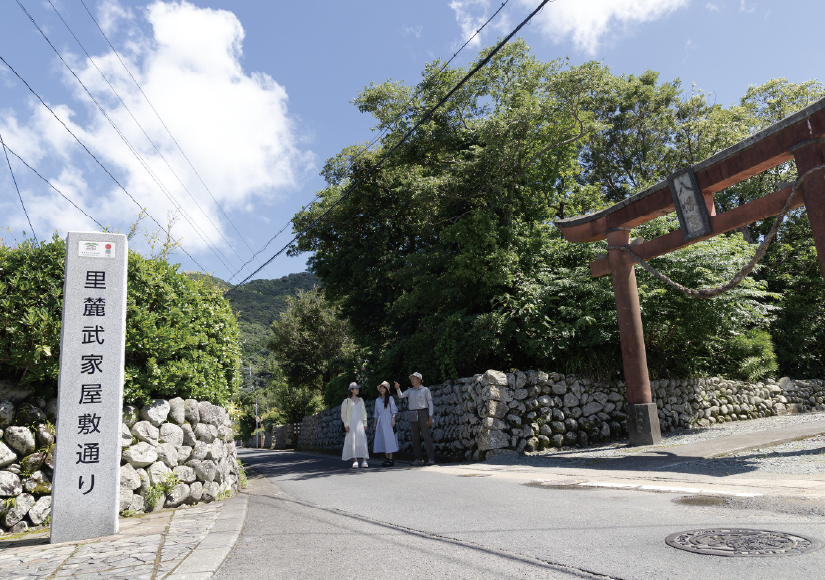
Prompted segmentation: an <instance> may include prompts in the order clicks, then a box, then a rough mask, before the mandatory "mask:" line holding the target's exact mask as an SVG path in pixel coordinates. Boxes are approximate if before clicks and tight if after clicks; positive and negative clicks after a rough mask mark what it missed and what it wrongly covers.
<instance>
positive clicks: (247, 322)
mask: <svg viewBox="0 0 825 580" xmlns="http://www.w3.org/2000/svg"><path fill="white" fill-rule="evenodd" d="M188 276H189V277H190V278H192V279H195V280H202V281H205V282H208V283H209V284H212V285H213V286H215V287H217V288H219V289H221V290H229V289H230V288H232V285H231V284H229V283H228V282H225V281H223V280H221V279H220V278H216V277H215V276H209V275H208V274H202V273H200V272H191V273H189V274H188ZM320 284H321V281H320V280H319V279H318V278H317V277H316V276H315V274H310V273H309V272H300V273H298V274H289V275H288V276H284V277H282V278H275V279H273V280H253V281H251V282H249V283H247V284H244V285H243V286H240V287H238V288H236V289H235V290H233V291H232V292H230V293H229V294H227V296H226V297H227V299H228V300H229V304H230V305H231V306H232V311H233V312H234V313H235V317H236V318H237V319H238V326H239V327H240V329H241V343H242V345H243V351H242V353H243V364H244V366H246V365H248V364H252V366H253V371H254V367H256V366H258V367H261V366H263V364H264V363H265V362H266V361H267V360H268V359H269V356H270V353H269V351H268V350H265V349H266V343H267V342H268V340H269V325H270V324H272V322H273V321H274V320H275V319H276V318H278V316H279V315H280V314H281V312H283V310H284V308H285V307H286V298H287V296H292V295H294V294H296V293H297V292H298V290H311V289H312V288H313V287H314V286H319V285H320ZM261 350H264V352H258V351H261ZM255 374H257V373H255Z"/></svg>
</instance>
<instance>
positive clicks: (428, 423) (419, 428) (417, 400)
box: [395, 373, 435, 467]
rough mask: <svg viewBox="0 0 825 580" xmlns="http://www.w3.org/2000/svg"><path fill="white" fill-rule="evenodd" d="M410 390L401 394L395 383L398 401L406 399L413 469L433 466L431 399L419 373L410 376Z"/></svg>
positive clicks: (399, 387)
mask: <svg viewBox="0 0 825 580" xmlns="http://www.w3.org/2000/svg"><path fill="white" fill-rule="evenodd" d="M410 383H412V388H411V389H407V390H406V391H404V392H403V393H402V392H401V385H399V384H398V382H397V381H396V383H395V390H396V393H397V394H398V397H399V398H400V399H407V408H408V409H409V411H408V414H409V418H410V431H411V433H412V445H413V453H415V461H414V462H413V466H414V467H421V466H422V465H435V453H434V452H433V438H432V437H430V427H432V424H433V398H432V396H431V395H430V389H428V388H427V387H425V386H423V385H422V384H421V383H422V377H421V373H413V374H411V375H410ZM422 437H423V438H424V447H426V449H427V462H426V463H425V462H424V453H423V450H422V449H421V438H422Z"/></svg>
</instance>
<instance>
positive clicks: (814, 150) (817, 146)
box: [791, 139, 825, 278]
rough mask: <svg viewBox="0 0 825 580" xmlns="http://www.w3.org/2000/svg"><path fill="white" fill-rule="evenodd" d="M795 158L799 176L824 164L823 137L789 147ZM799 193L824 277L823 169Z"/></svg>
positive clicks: (824, 199) (811, 176) (824, 213)
mask: <svg viewBox="0 0 825 580" xmlns="http://www.w3.org/2000/svg"><path fill="white" fill-rule="evenodd" d="M791 153H793V155H794V158H795V159H796V170H797V173H799V175H800V176H802V175H804V174H805V173H807V172H808V171H810V170H811V169H813V168H814V167H818V166H820V165H825V139H812V140H811V141H805V142H803V143H800V144H799V145H797V146H795V147H793V148H792V149H791ZM799 193H801V194H802V197H803V199H804V200H805V208H806V210H807V212H808V221H809V222H810V223H811V232H813V236H814V243H815V244H816V254H817V257H818V258H819V267H820V269H821V271H822V277H823V278H825V169H820V170H818V171H816V172H815V173H813V174H811V175H809V176H808V178H807V179H806V180H805V182H804V183H803V184H802V186H801V187H800V190H799Z"/></svg>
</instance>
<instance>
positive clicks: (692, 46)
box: [682, 38, 699, 64]
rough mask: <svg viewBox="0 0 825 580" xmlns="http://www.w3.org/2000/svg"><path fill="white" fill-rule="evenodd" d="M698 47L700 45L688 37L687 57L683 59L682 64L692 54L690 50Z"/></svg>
mask: <svg viewBox="0 0 825 580" xmlns="http://www.w3.org/2000/svg"><path fill="white" fill-rule="evenodd" d="M697 48H699V45H698V44H696V43H695V42H693V41H692V40H691V39H689V38H688V40H687V42H686V43H685V58H683V59H682V64H684V63H686V62H687V60H688V57H689V56H690V51H691V50H696V49H697Z"/></svg>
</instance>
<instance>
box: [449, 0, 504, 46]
mask: <svg viewBox="0 0 825 580" xmlns="http://www.w3.org/2000/svg"><path fill="white" fill-rule="evenodd" d="M449 6H450V8H451V9H452V10H453V12H455V20H456V22H458V26H459V28H461V41H460V42H458V44H457V47H458V46H461V45H463V44H464V43H465V42H467V40H468V39H470V38H472V40H470V42H469V44H468V45H467V46H468V47H478V46H479V45H480V44H481V40H482V37H483V36H484V35H485V33H486V32H495V31H501V30H504V29H505V28H507V27H508V24H509V19H508V18H507V15H506V14H505V13H499V14H498V16H496V18H495V20H493V21H492V22H491V23H490V24H489V25H487V27H485V28H484V30H483V31H482V32H481V33H480V34H476V31H477V30H480V29H481V27H482V26H483V25H484V23H485V22H487V20H488V19H489V18H490V16H492V14H493V12H494V10H492V9H491V8H490V0H452V1H451V2H450V4H449ZM498 7H499V5H498V4H496V5H495V9H496V10H497V9H498ZM473 35H475V36H473Z"/></svg>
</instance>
